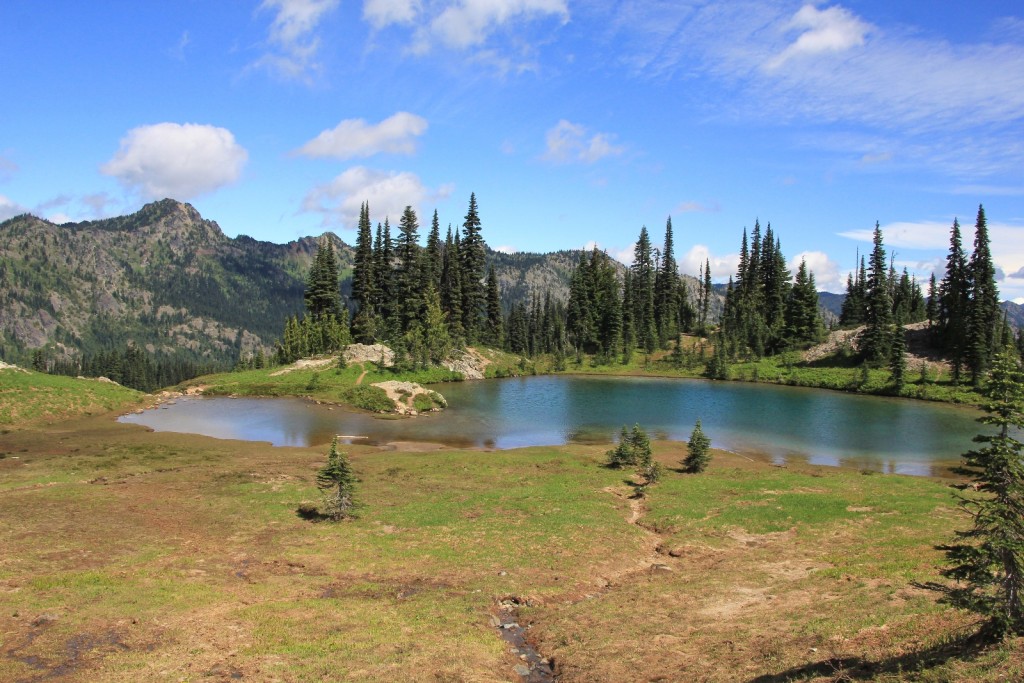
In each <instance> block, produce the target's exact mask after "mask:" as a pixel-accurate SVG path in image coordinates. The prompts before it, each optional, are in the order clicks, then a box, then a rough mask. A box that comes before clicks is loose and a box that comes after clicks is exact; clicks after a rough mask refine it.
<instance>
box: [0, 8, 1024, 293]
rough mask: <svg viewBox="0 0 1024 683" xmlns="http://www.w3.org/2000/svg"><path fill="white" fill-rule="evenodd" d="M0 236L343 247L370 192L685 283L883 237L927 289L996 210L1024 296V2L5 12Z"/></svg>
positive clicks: (844, 264) (1004, 281)
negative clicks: (657, 249) (163, 233)
mask: <svg viewBox="0 0 1024 683" xmlns="http://www.w3.org/2000/svg"><path fill="white" fill-rule="evenodd" d="M0 25H3V26H4V27H5V29H6V30H5V31H4V33H5V38H4V40H3V41H0V60H2V61H0V64H2V65H3V68H2V69H0V88H2V91H3V93H4V94H5V98H4V99H5V104H4V106H3V108H2V110H0V219H2V218H7V217H9V216H12V215H15V214H17V213H21V212H24V211H29V212H32V213H34V214H36V215H40V216H42V217H45V218H49V219H51V220H53V221H55V222H65V221H69V220H73V221H79V220H87V219H92V218H99V217H105V216H110V215H118V214H122V213H128V212H131V211H134V210H136V209H138V208H139V207H140V206H141V205H142V204H143V203H145V202H146V201H150V200H152V199H160V198H163V197H165V196H170V197H173V198H176V199H179V200H182V201H188V202H191V203H192V204H193V205H195V206H196V208H198V209H199V211H200V212H202V214H203V215H204V216H205V217H207V218H210V219H213V220H216V221H217V222H218V223H219V224H220V226H221V228H222V229H223V230H224V231H225V232H226V233H227V234H228V235H230V236H235V235H238V234H247V235H251V236H253V237H256V238H258V239H264V240H270V241H274V242H286V241H289V240H292V239H295V238H297V237H299V236H304V235H317V234H320V233H322V232H324V231H325V230H332V231H334V232H336V233H337V234H339V235H340V236H341V237H342V239H345V240H346V241H348V242H350V243H351V242H352V241H354V232H353V226H354V222H355V218H356V217H357V215H358V209H359V205H360V203H361V202H363V201H364V200H367V201H369V202H370V209H371V215H372V219H373V220H374V222H377V221H382V220H383V219H384V217H385V216H386V215H387V216H390V217H391V220H392V222H393V223H395V222H397V219H398V217H399V215H400V213H401V210H402V208H403V207H404V206H405V205H407V204H411V205H413V206H414V207H415V208H416V209H417V212H418V213H419V216H420V223H421V225H422V226H424V229H423V231H424V232H425V227H426V226H427V225H429V220H430V215H431V214H432V212H433V211H434V210H435V209H436V210H437V211H438V212H439V216H440V219H441V223H442V227H443V228H445V227H447V225H448V224H449V223H451V224H452V225H453V226H458V225H460V224H461V222H462V219H463V216H464V215H465V212H466V207H467V204H468V199H469V194H470V192H475V193H476V195H477V199H478V202H479V206H480V214H481V219H482V222H483V230H484V237H485V239H486V240H487V241H488V243H489V244H490V245H491V246H492V247H495V248H503V249H514V250H522V251H550V250H555V249H568V248H578V247H583V246H585V245H591V244H594V243H596V244H597V245H599V246H600V247H601V248H603V249H607V250H608V252H609V253H610V254H612V255H613V256H616V257H619V258H622V259H623V260H627V261H628V259H629V254H630V252H631V249H632V243H633V241H635V239H636V236H637V234H638V233H639V230H640V227H641V226H642V225H646V226H647V227H648V229H649V230H650V232H651V233H652V237H653V239H654V241H655V243H660V242H661V240H662V238H663V231H664V225H665V221H666V218H667V217H669V216H671V217H672V221H673V227H674V229H675V236H676V255H677V257H678V258H679V259H680V264H681V268H682V270H683V271H684V272H690V273H696V270H697V263H698V262H703V260H704V259H705V258H709V259H710V261H711V264H712V273H713V275H714V276H715V279H716V280H724V279H725V278H727V277H728V275H729V274H730V273H732V272H733V271H734V270H735V264H736V252H737V250H738V247H739V240H740V235H741V232H742V230H743V228H744V227H746V228H751V227H752V226H753V224H754V221H755V219H759V220H760V221H761V223H762V225H764V224H765V223H768V222H771V224H772V227H773V230H774V231H775V233H776V235H777V236H778V237H779V238H780V239H781V242H782V250H783V253H784V254H785V255H786V256H787V257H788V258H789V259H790V260H791V261H793V262H797V261H798V260H799V258H801V257H805V258H807V260H808V263H809V265H810V266H811V268H812V269H813V270H814V272H815V274H816V277H817V279H818V284H819V287H820V288H822V289H830V290H833V291H841V289H842V284H843V282H844V280H845V277H846V273H847V272H848V271H849V270H850V268H852V267H854V265H855V253H856V251H857V249H860V251H861V252H862V253H863V252H864V251H865V249H867V248H868V247H869V242H870V231H871V229H872V228H873V226H874V224H875V221H876V220H877V221H879V222H880V223H881V225H882V227H883V230H884V232H885V238H886V245H887V247H888V248H889V249H890V250H891V251H894V252H895V258H896V263H897V265H898V266H900V267H902V266H906V267H908V268H909V269H910V270H911V271H912V272H914V273H916V274H917V275H918V276H919V277H920V278H922V279H926V278H927V277H928V275H929V274H930V273H931V272H932V270H933V269H939V270H938V275H939V276H941V263H942V262H943V260H944V255H945V252H946V246H947V243H948V233H949V227H950V225H951V224H952V221H953V219H954V217H959V220H960V222H961V224H962V225H963V226H964V229H965V242H967V243H968V245H969V243H970V242H971V240H972V238H973V225H974V219H975V214H976V212H977V207H978V204H979V203H983V204H984V205H985V209H986V213H987V214H988V219H989V227H990V230H991V233H992V248H993V252H994V257H995V260H996V264H997V266H998V267H999V269H1000V282H999V286H1000V290H1001V294H1002V295H1003V297H1004V298H1015V299H1019V300H1021V301H1024V10H1022V9H1021V7H1020V5H1019V3H1017V2H999V1H995V0H978V1H977V2H974V3H948V2H935V1H934V0H929V1H915V2H909V1H908V2H899V3H893V2H876V1H859V0H847V1H846V2H842V3H835V4H833V3H809V2H787V1H785V0H775V1H769V0H736V1H730V2H710V1H705V2H702V1H696V0H694V1H686V0H678V1H674V2H668V1H666V2H655V1H644V0H634V1H632V2H630V1H624V2H611V1H606V0H592V1H590V2H586V3H582V2H574V0H456V1H454V2H453V1H440V0H362V1H356V0H248V1H243V0H230V1H225V2H215V3H210V2H201V1H199V0H162V1H161V2H138V1H137V0H124V1H117V0H114V1H105V2H96V3H81V2H77V1H70V0H69V1H54V2H44V3H37V2H26V1H22V0H8V1H7V2H4V3H2V4H0Z"/></svg>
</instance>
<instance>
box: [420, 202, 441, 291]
mask: <svg viewBox="0 0 1024 683" xmlns="http://www.w3.org/2000/svg"><path fill="white" fill-rule="evenodd" d="M443 252H444V245H442V244H441V223H440V221H439V220H438V217H437V209H434V216H433V218H431V219H430V232H428V233H427V248H426V254H425V255H426V259H425V260H424V267H425V269H426V277H427V279H429V280H430V281H431V282H432V283H433V284H434V287H435V289H440V288H441V271H442V270H443V269H444V254H443Z"/></svg>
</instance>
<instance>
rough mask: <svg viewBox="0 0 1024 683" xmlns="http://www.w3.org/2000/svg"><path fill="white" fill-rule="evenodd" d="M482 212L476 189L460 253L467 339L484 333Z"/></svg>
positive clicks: (466, 219)
mask: <svg viewBox="0 0 1024 683" xmlns="http://www.w3.org/2000/svg"><path fill="white" fill-rule="evenodd" d="M480 232H481V227H480V216H479V214H478V210H477V204H476V193H471V194H470V195H469V210H468V211H467V212H466V218H465V221H464V222H463V223H462V242H461V243H460V246H459V250H460V251H459V255H460V258H461V259H462V263H461V265H462V278H461V279H462V326H463V328H464V330H465V334H466V340H467V341H468V342H470V343H475V342H477V341H479V340H480V338H481V335H482V333H483V328H484V324H485V321H486V319H487V311H486V298H487V296H486V292H485V291H484V268H485V266H486V256H487V254H486V245H485V244H484V239H483V237H482V236H481V234H480Z"/></svg>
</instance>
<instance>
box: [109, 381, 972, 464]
mask: <svg viewBox="0 0 1024 683" xmlns="http://www.w3.org/2000/svg"><path fill="white" fill-rule="evenodd" d="M430 388H432V389H434V390H435V391H439V392H440V393H442V394H443V395H444V396H445V398H446V399H447V400H448V404H449V407H448V409H446V410H444V411H442V412H440V413H432V414H425V415H420V416H417V417H411V418H400V419H396V418H394V417H390V418H389V417H380V416H374V415H370V414H366V413H361V412H356V411H353V410H349V409H346V408H345V407H343V406H328V405H321V404H316V403H314V402H311V401H308V400H304V399H299V398H198V397H197V398H180V399H177V400H175V401H171V402H168V403H165V404H163V405H161V406H159V407H157V408H154V409H151V410H146V411H143V412H141V413H136V414H131V415H126V416H124V417H122V418H121V421H122V422H126V423H133V424H140V425H144V426H146V427H149V428H151V429H154V430H156V431H171V432H186V433H194V434H202V435H206V436H211V437H215V438H221V439H240V440H246V441H267V442H271V443H273V444H274V445H277V446H316V445H319V444H326V443H328V442H330V440H331V439H332V438H333V437H334V436H335V435H337V436H339V441H341V442H343V443H361V444H371V445H387V444H401V443H408V442H413V443H431V444H441V445H443V446H450V447H457V448H481V449H510V448H520V447H526V446H539V445H559V444H565V443H579V442H582V443H603V442H607V443H609V444H610V443H611V442H613V441H614V440H615V439H616V437H617V435H618V433H619V430H620V429H621V428H622V426H623V425H627V426H630V427H631V426H632V425H633V424H639V425H640V426H641V427H643V428H644V429H645V430H646V431H647V433H648V434H649V435H650V436H651V438H653V439H663V440H676V441H685V440H687V439H688V438H689V435H690V432H691V431H692V430H693V426H694V424H695V422H696V421H697V420H698V419H700V420H701V422H702V426H703V430H704V432H705V433H706V434H707V435H708V436H709V437H710V438H711V440H712V445H713V446H714V447H715V448H719V449H724V450H728V451H732V452H735V453H738V454H741V455H745V456H747V457H750V458H758V459H767V460H769V461H771V462H773V463H775V464H779V465H787V464H797V463H800V464H812V465H826V466H841V467H847V468H853V469H857V470H862V471H867V472H883V473H895V474H907V475H915V476H936V477H948V476H950V468H951V467H953V466H955V465H956V464H957V463H958V462H959V460H960V456H961V454H962V453H964V452H965V451H967V450H968V449H970V448H971V447H972V441H971V439H972V437H973V436H974V435H976V434H978V433H979V432H981V431H983V427H982V426H981V425H979V424H978V422H977V417H978V416H979V415H980V413H979V412H978V411H976V410H974V409H970V408H964V407H960V406H952V405H948V404H942V403H928V402H922V401H913V400H907V399H889V398H880V397H876V396H859V395H856V394H846V393H842V392H835V391H827V390H821V389H805V388H796V387H785V386H776V385H768V384H748V383H740V382H711V381H704V380H689V379H660V378H648V377H590V376H571V375H548V376H537V377H524V378H514V379H502V380H483V381H466V382H454V383H448V384H440V385H432V386H431V387H430Z"/></svg>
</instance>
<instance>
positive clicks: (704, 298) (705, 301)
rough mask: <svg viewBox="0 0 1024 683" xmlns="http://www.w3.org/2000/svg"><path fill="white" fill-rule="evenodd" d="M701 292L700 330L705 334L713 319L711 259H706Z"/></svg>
mask: <svg viewBox="0 0 1024 683" xmlns="http://www.w3.org/2000/svg"><path fill="white" fill-rule="evenodd" d="M700 292H701V294H700V328H701V330H702V334H703V331H704V330H706V328H707V326H708V324H709V323H710V318H711V259H704V276H703V278H702V282H701V290H700Z"/></svg>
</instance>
